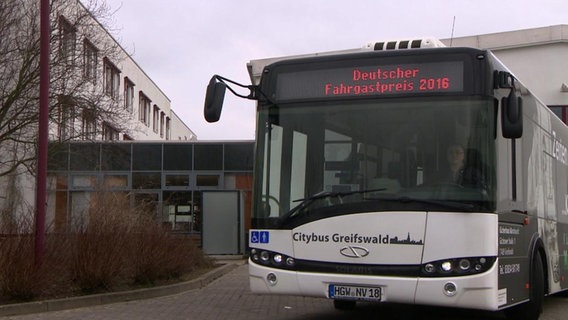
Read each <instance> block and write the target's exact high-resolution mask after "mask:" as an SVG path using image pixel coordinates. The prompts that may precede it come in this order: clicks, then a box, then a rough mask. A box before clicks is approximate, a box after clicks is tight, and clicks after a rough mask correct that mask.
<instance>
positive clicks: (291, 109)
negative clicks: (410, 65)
mask: <svg viewBox="0 0 568 320" xmlns="http://www.w3.org/2000/svg"><path fill="white" fill-rule="evenodd" d="M495 114H496V113H495V101H494V100H493V99H492V98H479V97H466V96H460V97H451V98H448V97H444V98H429V99H423V98H422V99H417V98H414V99H412V98H408V99H406V98H405V99H396V100H395V99H391V100H382V99H381V100H359V101H349V102H345V101H342V102H338V101H334V102H327V103H299V104H285V105H280V106H273V105H272V106H263V105H261V106H260V108H259V113H258V117H259V118H258V121H259V126H258V128H259V131H258V133H257V134H258V137H257V141H258V142H257V157H256V167H255V171H256V172H257V174H256V178H255V199H256V201H255V204H254V205H255V210H253V212H254V213H253V215H254V216H253V224H257V226H256V227H268V226H275V225H280V226H287V225H298V224H300V223H307V222H310V221H314V220H317V219H322V218H325V217H329V216H333V215H343V214H352V213H362V212H378V211H408V210H423V211H434V210H435V211H458V212H474V211H475V212H491V211H493V210H494V207H495V185H494V183H495V179H494V172H495V170H494V168H495V154H494V150H495V147H494V144H495V123H496V120H495Z"/></svg>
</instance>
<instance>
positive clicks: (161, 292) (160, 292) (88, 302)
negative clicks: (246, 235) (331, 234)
mask: <svg viewBox="0 0 568 320" xmlns="http://www.w3.org/2000/svg"><path fill="white" fill-rule="evenodd" d="M242 264H243V262H242V261H234V262H233V261H230V262H227V263H226V264H223V265H222V266H220V267H218V268H216V269H214V270H211V271H209V272H207V273H206V274H204V275H202V276H200V277H198V278H195V279H193V280H190V281H186V282H181V283H176V284H170V285H166V286H159V287H154V288H144V289H137V290H130V291H120V292H111V293H101V294H93V295H86V296H79V297H71V298H63V299H53V300H43V301H34V302H25V303H15V304H6V305H0V317H4V316H15V315H24V314H32V313H43V312H52V311H61V310H68V309H77V308H85V307H92V306H98V305H104V304H110V303H116V302H126V301H133V300H143V299H150V298H157V297H163V296H168V295H174V294H178V293H182V292H185V291H189V290H195V289H201V288H203V287H205V286H207V285H208V284H209V283H211V282H213V280H215V279H217V278H220V277H221V276H223V275H225V274H227V273H229V272H231V271H232V270H234V269H236V268H237V267H238V266H240V265H242Z"/></svg>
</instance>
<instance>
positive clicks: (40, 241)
mask: <svg viewBox="0 0 568 320" xmlns="http://www.w3.org/2000/svg"><path fill="white" fill-rule="evenodd" d="M40 1H41V2H40V58H39V64H40V75H39V81H40V85H39V130H38V153H37V183H36V215H35V263H36V265H41V264H42V262H43V256H44V253H45V215H46V209H47V143H48V140H47V136H48V121H49V38H50V31H49V11H50V10H49V0H40Z"/></svg>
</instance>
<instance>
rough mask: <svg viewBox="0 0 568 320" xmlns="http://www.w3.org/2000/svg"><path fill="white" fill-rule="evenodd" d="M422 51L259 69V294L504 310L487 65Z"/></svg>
mask: <svg viewBox="0 0 568 320" xmlns="http://www.w3.org/2000/svg"><path fill="white" fill-rule="evenodd" d="M429 52H430V51H425V52H423V53H421V54H406V55H404V54H403V55H402V56H401V55H392V56H391V55H388V54H373V55H371V54H363V55H355V56H349V57H336V58H333V57H332V58H319V59H312V60H309V59H308V60H299V61H285V62H282V63H277V64H275V65H272V66H268V67H267V68H266V69H265V71H264V75H263V77H264V78H263V79H262V82H261V86H260V90H261V94H262V96H263V97H264V98H263V99H260V102H259V106H258V113H257V123H258V126H257V145H256V148H257V150H256V157H255V162H256V163H255V178H254V201H253V218H252V229H251V231H250V233H249V246H250V265H249V270H250V286H251V289H252V291H253V292H258V293H274V294H294V295H304V296H316V297H318V296H319V297H327V298H332V299H335V300H336V301H340V302H344V301H355V300H366V301H383V302H387V301H389V302H400V303H418V304H430V305H432V304H433V305H446V306H455V307H468V308H479V309H490V310H495V309H497V308H498V306H497V305H496V299H488V297H497V288H496V287H497V270H496V269H497V268H496V256H497V250H498V248H497V243H498V240H497V234H498V233H497V225H498V222H497V216H496V214H495V205H496V204H495V202H496V201H495V193H496V191H495V189H496V188H495V178H494V172H495V162H496V160H495V159H496V155H495V136H496V102H495V99H494V98H493V97H491V96H490V95H488V94H487V95H485V94H480V92H482V91H483V90H485V88H480V85H473V83H476V82H475V77H478V78H479V77H485V76H486V75H485V73H484V72H485V71H484V70H485V69H486V67H485V64H486V63H487V62H486V61H483V57H482V56H476V55H475V54H472V53H469V52H467V53H462V52H457V53H456V52H453V51H452V52H450V53H448V54H447V55H441V56H440V55H436V54H429ZM481 87H483V85H481Z"/></svg>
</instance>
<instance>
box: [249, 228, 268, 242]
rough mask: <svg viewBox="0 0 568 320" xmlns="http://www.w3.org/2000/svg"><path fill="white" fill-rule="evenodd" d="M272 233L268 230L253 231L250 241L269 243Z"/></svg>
mask: <svg viewBox="0 0 568 320" xmlns="http://www.w3.org/2000/svg"><path fill="white" fill-rule="evenodd" d="M269 242H270V233H269V232H268V231H252V232H251V233H250V243H269Z"/></svg>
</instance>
